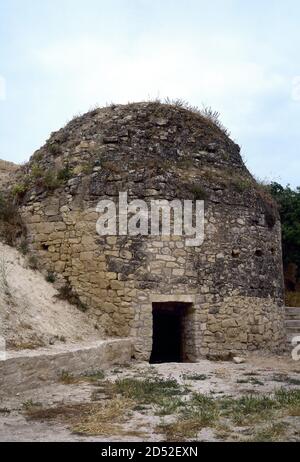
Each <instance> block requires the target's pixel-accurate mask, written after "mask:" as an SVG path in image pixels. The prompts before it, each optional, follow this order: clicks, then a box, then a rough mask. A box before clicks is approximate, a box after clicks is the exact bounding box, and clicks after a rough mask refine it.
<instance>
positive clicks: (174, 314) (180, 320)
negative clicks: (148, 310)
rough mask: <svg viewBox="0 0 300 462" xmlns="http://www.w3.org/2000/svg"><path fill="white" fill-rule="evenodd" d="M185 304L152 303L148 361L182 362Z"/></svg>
mask: <svg viewBox="0 0 300 462" xmlns="http://www.w3.org/2000/svg"><path fill="white" fill-rule="evenodd" d="M186 308H187V304H184V303H173V302H168V303H153V344H152V354H151V358H150V363H163V362H182V361H183V341H184V339H183V332H184V318H185V313H186Z"/></svg>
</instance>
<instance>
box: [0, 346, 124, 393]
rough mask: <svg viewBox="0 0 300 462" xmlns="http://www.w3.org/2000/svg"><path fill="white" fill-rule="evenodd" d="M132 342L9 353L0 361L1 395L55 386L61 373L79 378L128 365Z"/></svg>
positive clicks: (56, 347)
mask: <svg viewBox="0 0 300 462" xmlns="http://www.w3.org/2000/svg"><path fill="white" fill-rule="evenodd" d="M132 350H133V346H132V339H130V338H120V339H107V340H98V341H93V342H89V343H80V344H65V345H59V346H53V347H52V348H41V349H37V350H30V351H29V350H23V351H7V352H6V358H5V359H3V358H2V357H1V360H0V394H1V395H2V394H7V395H8V394H15V393H18V392H22V391H24V390H31V389H35V388H38V387H39V386H41V384H43V385H48V384H51V383H55V382H57V381H58V380H59V378H60V376H61V374H62V372H67V373H69V374H74V375H75V376H76V375H80V374H83V373H85V372H92V371H97V370H98V371H99V370H105V369H108V368H109V367H111V366H113V365H122V364H128V363H129V362H130V361H131V357H132Z"/></svg>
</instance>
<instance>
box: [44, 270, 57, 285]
mask: <svg viewBox="0 0 300 462" xmlns="http://www.w3.org/2000/svg"><path fill="white" fill-rule="evenodd" d="M55 280H56V277H55V274H54V273H53V271H48V273H47V275H46V281H47V282H50V283H51V284H53V283H54V282H55Z"/></svg>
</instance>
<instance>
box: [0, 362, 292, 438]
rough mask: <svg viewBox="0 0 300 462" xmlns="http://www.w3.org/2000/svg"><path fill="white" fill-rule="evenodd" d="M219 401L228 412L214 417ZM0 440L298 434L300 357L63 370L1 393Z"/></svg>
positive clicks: (274, 436) (231, 436)
mask: <svg viewBox="0 0 300 462" xmlns="http://www.w3.org/2000/svg"><path fill="white" fill-rule="evenodd" d="M136 381H141V382H143V385H142V386H141V388H136V385H137V382H136ZM147 381H148V382H147ZM164 381H167V382H164ZM168 381H169V382H168ZM149 383H150V388H149ZM153 383H154V384H155V383H158V387H157V389H156V388H155V386H154V388H153V389H152V388H151V387H153ZM165 383H166V384H167V385H166V387H171V388H166V389H165V388H164V386H165V385H164V384H165ZM114 384H117V386H118V388H117V389H116V388H113V387H114V386H115V385H114ZM145 384H146V385H147V384H148V385H147V386H148V388H147V387H146V385H145ZM155 390H156V391H155ZM163 390H164V392H163ZM172 390H173V391H172ZM276 390H277V391H278V390H281V391H282V390H283V394H280V393H281V392H279V394H278V396H279V397H280V404H278V403H277V402H276V403H277V404H274V403H275V402H273V401H270V398H271V397H272V396H273V395H274V393H276ZM160 391H162V392H163V393H164V394H163V395H162V396H160V395H159V393H160ZM174 391H176V393H177V395H176V393H175V395H174V394H172V393H173V392H174ZM147 393H148V394H147ZM245 397H246V398H245ZM249 397H250V400H249V399H248V398H249ZM278 399H279V398H278ZM179 400H180V403H179V404H178V406H177V405H176V403H177V401H178V402H179ZM236 400H239V401H236ZM191 402H192V403H196V404H195V406H196V405H197V406H198V407H197V413H195V409H196V408H195V406H194V404H193V406H191V404H190V403H191ZM199 403H200V404H199ZM215 403H219V404H218V406H219V407H220V406H221V408H222V413H223V414H224V413H225V414H224V415H225V417H224V416H223V414H222V416H221V417H219V414H218V416H217V417H216V415H215V413H216V412H219V411H216V409H217V408H215ZM228 403H229V404H228ZM237 403H238V404H237ZM245 403H246V407H245ZM249 403H250V407H249V409H247V406H249ZM253 403H254V405H255V406H257V403H258V404H259V409H258V408H257V409H256V408H255V409H254V408H253ZM203 406H204V407H203ZM226 406H227V407H226ZM238 406H241V408H238ZM251 406H252V407H251ZM270 406H275V407H274V409H273V407H272V409H271V408H270V409H269V407H270ZM219 407H218V409H219ZM226 409H228V411H226ZM253 409H254V411H253ZM224 410H225V411H224ZM226 412H227V414H226ZM199 413H200V414H201V419H200V420H199V415H200V414H199ZM233 417H234V418H233ZM250 417H251V419H250ZM182 422H183V423H184V426H183V427H182ZM0 440H1V441H102V442H104V441H110V442H115V441H183V440H185V441H191V440H192V441H245V440H246V441H278V440H280V441H300V361H293V360H292V358H291V357H290V356H289V355H285V356H268V355H265V356H262V355H260V356H258V355H256V354H249V356H248V357H247V359H246V362H245V363H243V364H235V363H233V362H211V361H207V360H202V361H200V362H198V363H184V364H179V363H164V364H155V365H149V364H147V363H132V364H131V365H128V367H123V368H116V367H115V368H113V369H111V370H108V371H105V372H104V373H103V372H102V371H95V374H94V375H93V376H86V377H81V378H79V379H78V378H75V377H73V376H72V375H71V374H66V373H65V375H64V376H62V378H61V380H60V382H59V383H57V384H55V385H51V386H47V387H46V386H45V387H42V388H39V389H38V390H32V391H27V392H24V393H20V394H18V395H17V396H14V397H10V398H2V399H0Z"/></svg>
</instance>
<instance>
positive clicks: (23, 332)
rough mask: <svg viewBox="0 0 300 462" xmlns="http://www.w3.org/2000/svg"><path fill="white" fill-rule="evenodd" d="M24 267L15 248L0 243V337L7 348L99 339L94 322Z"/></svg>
mask: <svg viewBox="0 0 300 462" xmlns="http://www.w3.org/2000/svg"><path fill="white" fill-rule="evenodd" d="M26 266H27V263H26V258H25V257H23V256H22V255H21V254H20V253H19V252H18V251H17V250H16V249H13V248H11V247H9V246H7V245H4V244H2V243H0V334H1V335H2V336H4V338H5V339H6V344H7V347H8V348H10V349H29V348H37V347H39V346H45V345H49V344H53V343H56V342H78V341H82V340H86V339H91V340H92V339H97V338H99V332H98V331H97V330H96V328H95V322H94V321H93V320H92V319H90V318H89V315H88V314H87V313H82V312H81V311H79V309H78V308H77V307H75V306H73V305H70V304H69V303H68V302H67V301H63V300H59V299H58V298H57V297H56V296H57V293H58V292H57V291H56V289H55V288H54V286H53V284H51V283H50V282H47V281H46V280H45V277H44V276H43V275H42V274H41V273H39V272H38V271H34V270H32V269H30V268H28V267H26Z"/></svg>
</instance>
